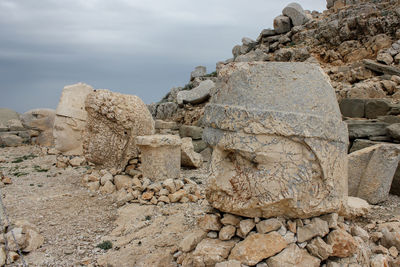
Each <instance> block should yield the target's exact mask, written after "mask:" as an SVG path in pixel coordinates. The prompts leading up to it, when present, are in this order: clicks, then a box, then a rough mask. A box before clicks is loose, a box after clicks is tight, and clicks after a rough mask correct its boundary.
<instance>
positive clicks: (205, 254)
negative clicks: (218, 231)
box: [193, 238, 235, 266]
mask: <svg viewBox="0 0 400 267" xmlns="http://www.w3.org/2000/svg"><path fill="white" fill-rule="evenodd" d="M234 245H235V242H234V241H221V240H219V239H209V238H206V239H203V240H202V241H201V242H200V243H199V244H198V245H197V247H196V249H195V251H194V252H193V255H194V256H197V257H199V258H200V259H199V260H200V262H201V263H203V264H205V266H214V265H215V264H216V263H218V262H222V261H224V259H226V258H228V255H229V252H230V251H231V249H232V248H233V246H234Z"/></svg>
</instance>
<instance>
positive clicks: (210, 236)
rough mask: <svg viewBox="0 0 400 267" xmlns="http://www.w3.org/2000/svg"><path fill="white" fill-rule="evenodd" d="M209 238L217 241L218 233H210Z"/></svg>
mask: <svg viewBox="0 0 400 267" xmlns="http://www.w3.org/2000/svg"><path fill="white" fill-rule="evenodd" d="M207 237H208V238H212V239H215V238H217V237H218V233H217V232H214V231H211V232H208V234H207Z"/></svg>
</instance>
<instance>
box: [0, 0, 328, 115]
mask: <svg viewBox="0 0 400 267" xmlns="http://www.w3.org/2000/svg"><path fill="white" fill-rule="evenodd" d="M289 2H291V1H279V2H278V1H265V0H253V1H251V2H246V3H244V2H243V1H238V0H219V1H215V0H214V1H211V0H203V1H201V2H199V1H188V0H169V1H165V0H149V1H136V0H113V1H106V0H85V1H80V0H69V1H57V0H40V1H31V0H20V1H15V0H2V1H0V36H1V42H0V95H1V97H0V107H9V108H12V109H14V110H17V111H18V112H24V111H27V110H29V109H32V108H37V107H50V108H55V107H56V106H57V103H58V98H59V96H60V94H61V90H62V88H63V87H64V86H65V85H67V84H72V83H76V82H79V81H82V82H86V83H88V84H90V85H92V86H94V87H95V88H108V89H110V90H113V91H117V92H122V93H127V94H135V95H138V96H139V97H141V98H142V99H143V100H144V101H145V102H146V103H150V102H153V101H158V100H159V99H160V98H161V97H162V96H163V95H165V94H166V93H167V92H168V91H169V89H170V88H171V87H173V86H183V85H184V84H185V83H187V82H188V78H189V75H190V72H191V71H192V69H193V68H194V67H195V66H197V65H205V66H207V69H208V71H209V72H211V71H213V70H215V63H216V62H217V61H220V60H225V59H227V58H230V57H231V49H232V47H233V46H234V45H235V44H239V43H240V41H241V38H242V37H244V36H247V37H251V38H254V39H255V38H256V37H257V35H258V34H259V32H260V31H261V30H262V29H264V28H268V27H272V21H273V18H274V17H275V16H277V15H279V14H280V12H281V10H282V9H283V7H284V6H285V5H286V4H288V3H289ZM298 2H299V3H300V4H301V5H302V6H303V8H305V9H309V10H314V9H315V10H319V11H322V10H323V9H324V8H325V0H318V1H316V0H300V1H298Z"/></svg>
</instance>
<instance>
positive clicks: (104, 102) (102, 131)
mask: <svg viewBox="0 0 400 267" xmlns="http://www.w3.org/2000/svg"><path fill="white" fill-rule="evenodd" d="M85 108H86V110H87V112H88V119H87V124H86V128H85V132H84V142H83V148H84V154H85V158H86V159H87V160H88V161H89V162H92V163H94V164H96V165H98V166H99V167H102V168H106V169H112V168H114V169H116V170H117V171H121V170H123V169H124V168H125V167H126V165H127V163H128V161H129V160H130V159H131V158H133V157H136V156H137V155H138V148H137V146H136V142H135V137H136V136H140V135H150V134H153V133H154V121H153V118H152V117H151V114H150V111H149V110H148V109H147V106H146V105H145V104H144V103H143V101H142V100H141V99H140V98H139V97H137V96H134V95H124V94H120V93H114V92H111V91H109V90H96V91H95V92H93V93H91V94H89V95H88V96H87V98H86V102H85Z"/></svg>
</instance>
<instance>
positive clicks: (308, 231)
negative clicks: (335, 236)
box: [297, 218, 329, 243]
mask: <svg viewBox="0 0 400 267" xmlns="http://www.w3.org/2000/svg"><path fill="white" fill-rule="evenodd" d="M328 233H329V227H328V223H327V222H326V221H324V220H321V219H319V218H314V219H313V220H312V223H310V224H307V225H305V226H302V227H297V240H298V241H299V242H300V243H302V242H304V241H308V240H310V239H311V238H313V237H316V236H320V237H324V236H326V235H327V234H328Z"/></svg>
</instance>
